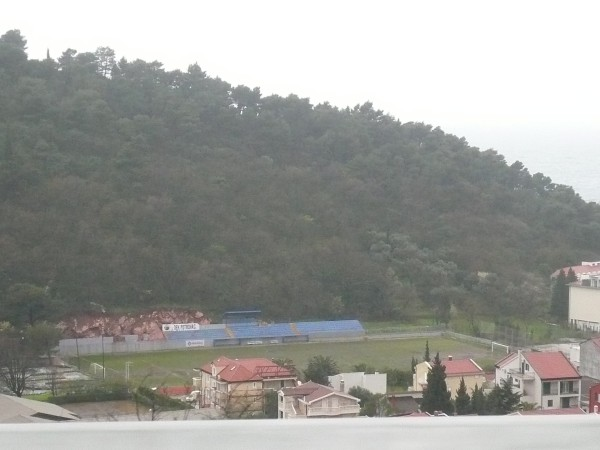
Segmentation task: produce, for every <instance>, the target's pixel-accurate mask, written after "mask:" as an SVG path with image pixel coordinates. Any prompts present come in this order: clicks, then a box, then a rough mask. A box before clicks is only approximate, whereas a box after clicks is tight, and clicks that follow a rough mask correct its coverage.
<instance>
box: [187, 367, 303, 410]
mask: <svg viewBox="0 0 600 450" xmlns="http://www.w3.org/2000/svg"><path fill="white" fill-rule="evenodd" d="M200 373H201V377H199V378H194V388H195V389H197V390H199V391H200V405H202V406H214V407H217V408H221V409H223V410H225V411H226V412H228V413H231V414H236V413H239V414H240V415H241V414H246V413H254V412H259V411H263V407H264V393H265V391H277V390H278V389H281V388H283V387H293V386H296V382H297V378H296V375H295V374H294V372H293V371H292V370H291V369H289V368H287V367H281V366H279V365H277V364H275V363H274V362H273V361H271V360H269V359H266V358H246V359H230V358H227V357H225V356H221V357H220V358H218V359H216V360H214V361H212V362H211V363H209V364H205V365H204V366H202V368H201V369H200Z"/></svg>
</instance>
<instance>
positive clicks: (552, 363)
mask: <svg viewBox="0 0 600 450" xmlns="http://www.w3.org/2000/svg"><path fill="white" fill-rule="evenodd" d="M523 357H524V358H525V359H526V360H527V362H528V363H529V365H530V366H531V368H532V369H533V370H534V371H535V372H536V373H537V374H538V376H539V377H540V378H541V379H542V380H558V379H564V378H581V375H579V372H577V369H575V367H573V365H572V364H571V362H570V361H569V360H568V359H567V357H566V356H565V355H564V353H562V352H523Z"/></svg>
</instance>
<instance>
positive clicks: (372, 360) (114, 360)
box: [71, 337, 506, 386]
mask: <svg viewBox="0 0 600 450" xmlns="http://www.w3.org/2000/svg"><path fill="white" fill-rule="evenodd" d="M427 341H428V342H429V350H430V355H431V358H433V357H434V356H435V354H436V353H438V352H439V354H440V358H441V359H444V358H446V357H447V356H449V355H452V356H453V357H454V358H455V359H460V358H472V359H473V360H474V361H475V362H476V363H478V364H479V365H480V366H481V367H483V368H484V370H485V369H490V368H493V364H494V362H496V361H498V360H500V359H501V358H502V357H503V356H504V355H505V354H506V350H505V349H502V348H498V347H495V348H494V351H493V353H492V349H491V348H490V347H489V346H479V345H474V344H470V343H465V342H461V341H459V340H456V339H451V338H446V337H429V338H415V339H393V340H392V339H391V340H384V339H377V340H374V339H373V340H369V339H367V340H360V341H351V342H350V341H346V342H316V343H295V344H279V345H257V346H234V347H218V348H214V347H209V348H202V349H198V348H194V349H185V350H177V351H162V352H153V353H130V354H119V355H108V354H106V355H105V357H104V359H105V365H106V377H107V379H108V380H114V381H125V377H126V366H128V367H129V382H130V383H131V384H136V385H140V384H144V385H154V386H158V385H162V386H184V385H191V384H192V378H193V377H198V376H199V373H198V371H197V369H198V368H200V367H201V366H203V365H204V364H207V363H210V362H211V361H212V360H214V359H216V358H218V357H219V356H227V357H229V358H232V359H235V358H252V357H263V358H269V359H273V358H279V359H287V360H291V361H292V362H293V364H294V366H295V367H296V368H297V369H298V370H299V371H303V370H304V369H305V368H306V367H307V365H308V361H309V359H310V358H311V357H313V356H315V355H323V356H329V357H331V358H332V359H333V360H334V361H335V362H336V363H337V365H338V367H339V369H340V371H342V372H349V371H351V370H352V367H353V366H355V365H357V364H361V363H364V364H366V365H367V366H369V367H372V368H374V369H375V370H377V371H381V372H383V371H385V369H387V368H391V369H400V370H410V368H411V361H412V359H413V358H415V359H417V360H418V361H422V360H423V356H424V353H425V343H426V342H427ZM101 362H102V355H95V356H86V357H85V358H83V357H82V358H81V361H80V366H81V370H82V371H84V372H86V371H87V370H89V367H90V365H91V364H92V363H97V364H98V363H101ZM71 363H72V364H74V365H77V358H74V359H72V360H71Z"/></svg>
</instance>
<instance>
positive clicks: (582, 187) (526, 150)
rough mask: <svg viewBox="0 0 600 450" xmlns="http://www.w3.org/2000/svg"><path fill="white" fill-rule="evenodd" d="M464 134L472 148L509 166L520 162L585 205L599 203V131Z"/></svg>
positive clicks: (475, 130) (506, 130)
mask: <svg viewBox="0 0 600 450" xmlns="http://www.w3.org/2000/svg"><path fill="white" fill-rule="evenodd" d="M464 133H465V134H464V136H465V138H466V139H467V141H468V142H469V143H470V144H471V145H473V146H476V147H479V148H480V149H481V150H485V149H488V148H493V149H494V150H496V151H497V152H498V153H500V154H501V155H504V157H505V159H506V161H507V163H508V164H512V163H513V162H515V161H517V160H518V161H521V162H522V163H523V164H524V165H525V167H527V169H528V170H529V173H531V174H532V175H533V174H535V173H538V172H541V173H543V174H544V175H546V176H548V177H550V178H551V179H552V181H553V182H554V183H557V184H565V185H567V186H571V187H573V189H574V190H575V192H577V193H578V194H579V195H580V196H581V198H583V199H584V200H585V201H588V202H597V203H600V176H599V175H598V172H599V169H600V127H598V126H594V127H585V128H574V127H572V128H557V127H554V128H553V127H551V126H548V127H544V128H541V127H537V128H534V127H532V128H524V127H523V128H499V127H496V128H494V129H482V128H478V127H472V128H470V129H464ZM469 136H471V138H470V139H469Z"/></svg>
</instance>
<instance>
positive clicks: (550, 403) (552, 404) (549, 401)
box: [548, 400, 554, 408]
mask: <svg viewBox="0 0 600 450" xmlns="http://www.w3.org/2000/svg"><path fill="white" fill-rule="evenodd" d="M553 406H554V400H548V408H552V407H553Z"/></svg>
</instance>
